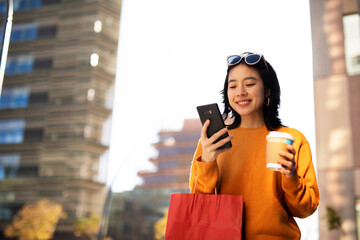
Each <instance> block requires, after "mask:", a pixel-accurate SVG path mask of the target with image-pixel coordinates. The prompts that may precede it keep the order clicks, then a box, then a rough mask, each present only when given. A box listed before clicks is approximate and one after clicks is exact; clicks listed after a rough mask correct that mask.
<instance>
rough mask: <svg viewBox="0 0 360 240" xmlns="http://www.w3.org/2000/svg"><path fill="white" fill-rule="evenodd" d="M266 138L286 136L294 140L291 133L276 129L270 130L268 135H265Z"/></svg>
mask: <svg viewBox="0 0 360 240" xmlns="http://www.w3.org/2000/svg"><path fill="white" fill-rule="evenodd" d="M268 138H286V139H290V140H292V141H295V139H294V137H293V136H291V134H289V133H284V132H277V131H272V132H270V133H269V135H267V136H266V140H268Z"/></svg>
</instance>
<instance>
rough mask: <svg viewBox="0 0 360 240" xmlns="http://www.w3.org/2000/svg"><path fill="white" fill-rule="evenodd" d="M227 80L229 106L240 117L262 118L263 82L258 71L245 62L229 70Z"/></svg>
mask: <svg viewBox="0 0 360 240" xmlns="http://www.w3.org/2000/svg"><path fill="white" fill-rule="evenodd" d="M227 81H228V89H227V93H228V98H229V103H230V106H231V107H232V108H233V109H234V110H235V111H236V112H237V113H238V114H239V115H240V116H241V118H242V119H243V118H247V117H251V118H255V120H256V119H258V120H263V118H264V116H263V110H262V107H263V105H264V98H265V97H264V83H263V80H262V79H261V77H260V75H259V73H258V72H257V71H256V70H255V69H253V68H250V67H248V66H247V65H246V64H239V65H237V66H235V67H234V68H232V69H231V70H230V72H229V76H228V79H227Z"/></svg>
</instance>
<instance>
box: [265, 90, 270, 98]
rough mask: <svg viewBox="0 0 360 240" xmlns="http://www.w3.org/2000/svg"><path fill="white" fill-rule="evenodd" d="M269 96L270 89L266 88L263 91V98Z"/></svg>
mask: <svg viewBox="0 0 360 240" xmlns="http://www.w3.org/2000/svg"><path fill="white" fill-rule="evenodd" d="M268 97H270V89H266V91H265V98H268Z"/></svg>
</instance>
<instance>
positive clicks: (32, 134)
mask: <svg viewBox="0 0 360 240" xmlns="http://www.w3.org/2000/svg"><path fill="white" fill-rule="evenodd" d="M43 135H44V131H43V129H42V128H32V129H26V130H25V133H24V142H41V140H42V139H43Z"/></svg>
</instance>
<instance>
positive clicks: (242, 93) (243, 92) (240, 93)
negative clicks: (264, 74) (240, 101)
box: [237, 87, 246, 96]
mask: <svg viewBox="0 0 360 240" xmlns="http://www.w3.org/2000/svg"><path fill="white" fill-rule="evenodd" d="M237 95H239V96H246V90H245V88H244V87H239V88H238V91H237Z"/></svg>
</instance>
